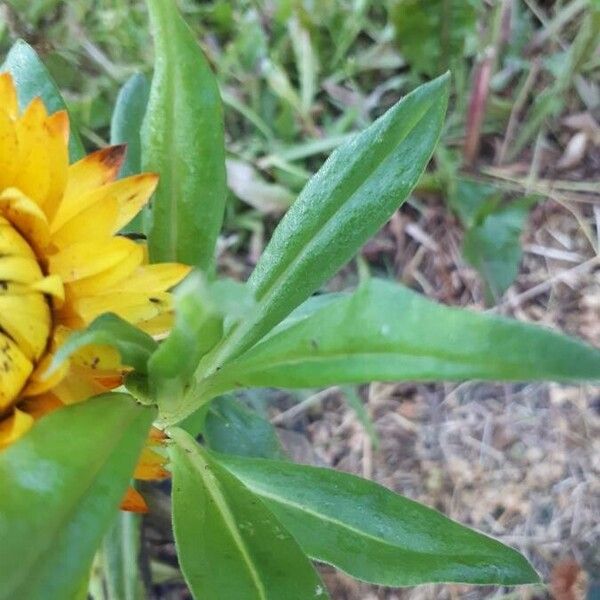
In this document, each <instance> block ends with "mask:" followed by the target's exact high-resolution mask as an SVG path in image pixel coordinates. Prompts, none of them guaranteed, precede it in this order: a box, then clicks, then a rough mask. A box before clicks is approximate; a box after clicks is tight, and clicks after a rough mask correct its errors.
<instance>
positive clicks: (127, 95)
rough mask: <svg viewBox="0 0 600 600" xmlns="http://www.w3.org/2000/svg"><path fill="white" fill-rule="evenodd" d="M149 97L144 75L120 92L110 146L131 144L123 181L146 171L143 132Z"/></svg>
mask: <svg viewBox="0 0 600 600" xmlns="http://www.w3.org/2000/svg"><path fill="white" fill-rule="evenodd" d="M149 95H150V83H149V81H148V78H147V77H146V76H145V75H143V74H142V73H135V74H134V75H132V76H131V77H130V78H129V79H128V80H127V81H126V82H125V84H124V85H123V87H122V88H121V89H120V90H119V95H118V96H117V101H116V104H115V110H114V112H113V115H112V119H111V122H110V143H111V144H127V152H126V154H125V162H124V163H123V165H122V166H121V171H120V172H119V176H120V177H128V176H129V175H136V174H137V173H140V172H141V170H142V148H141V143H142V142H141V139H140V130H141V128H142V122H143V120H144V115H145V114H146V106H147V105H148V96H149Z"/></svg>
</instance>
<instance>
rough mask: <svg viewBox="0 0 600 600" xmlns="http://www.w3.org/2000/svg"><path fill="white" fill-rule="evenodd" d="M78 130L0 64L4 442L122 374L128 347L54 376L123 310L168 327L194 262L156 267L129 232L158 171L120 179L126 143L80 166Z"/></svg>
mask: <svg viewBox="0 0 600 600" xmlns="http://www.w3.org/2000/svg"><path fill="white" fill-rule="evenodd" d="M68 137H69V122H68V117H67V114H66V112H65V111H59V112H56V113H54V114H52V115H48V113H47V111H46V108H45V107H44V104H43V102H42V101H41V100H40V99H39V98H36V99H34V100H33V101H32V102H31V103H30V104H29V106H27V108H25V110H24V111H23V113H22V114H21V113H20V111H19V108H18V104H17V94H16V90H15V87H14V84H13V81H12V78H11V76H10V75H9V74H7V73H2V74H0V449H1V448H4V447H6V446H8V445H10V444H11V443H13V442H14V441H16V440H17V439H18V438H19V437H20V436H22V435H23V434H24V433H25V432H26V431H27V430H28V429H29V428H30V427H31V426H32V424H33V423H34V421H35V420H36V419H38V418H40V417H41V416H43V415H44V414H46V413H48V412H49V411H51V410H53V409H55V408H58V407H60V406H62V405H65V404H72V403H74V402H79V401H82V400H85V399H86V398H89V397H90V396H93V395H96V394H98V393H102V392H104V391H107V390H108V389H111V388H114V387H115V386H116V385H119V384H120V382H121V375H122V372H123V369H122V367H121V365H120V364H119V355H118V353H117V352H116V351H115V350H112V349H110V348H106V347H87V348H85V349H83V350H82V351H80V352H78V353H77V354H76V355H75V356H74V357H72V359H71V360H70V361H69V362H68V363H66V364H64V365H63V366H62V368H61V369H59V370H58V371H56V372H54V373H53V374H52V375H50V376H48V375H47V368H48V365H49V364H50V362H51V359H52V356H53V353H54V352H55V351H56V349H57V348H58V347H59V346H60V345H61V344H62V343H63V342H64V340H65V339H66V338H67V337H68V336H69V335H70V334H71V333H72V332H73V331H74V330H77V329H81V328H83V327H85V326H87V325H88V324H89V323H90V322H91V321H92V320H94V319H95V318H96V317H97V316H99V315H101V314H102V313H106V312H112V313H116V314H117V315H119V316H120V317H122V318H124V319H126V320H127V321H129V322H130V323H133V324H135V325H137V326H138V327H140V328H141V329H143V330H145V331H147V332H148V333H150V334H152V335H160V334H163V333H166V332H167V331H168V328H169V325H170V320H171V317H172V315H171V309H172V304H171V296H170V294H169V293H168V291H167V290H168V289H169V288H171V287H172V286H174V285H175V284H177V283H178V282H179V281H181V280H182V279H183V278H184V277H185V276H186V274H187V273H188V271H189V268H188V267H187V266H184V265H180V264H155V265H148V264H147V253H146V248H145V246H144V245H143V244H141V243H138V242H136V241H133V240H131V239H128V238H127V237H123V236H120V235H118V232H119V231H120V230H121V229H122V228H123V226H124V225H126V224H127V223H128V222H129V221H130V220H131V219H132V218H133V217H134V216H135V215H136V214H137V213H138V212H139V211H140V210H141V208H142V207H143V206H144V205H145V204H146V203H147V202H148V199H149V198H150V195H151V194H152V192H153V191H154V188H155V187H156V184H157V179H158V178H157V176H156V175H154V174H152V173H143V174H140V175H136V176H133V177H127V178H125V179H119V180H117V179H116V177H117V174H118V171H119V168H120V166H121V163H122V161H123V158H124V153H125V148H124V147H123V146H113V147H109V148H105V149H103V150H99V151H98V152H94V153H93V154H90V155H89V156H87V157H85V158H83V159H82V160H80V161H79V162H76V163H74V164H72V165H69V162H68V150H67V142H68ZM145 452H146V451H145ZM148 452H151V451H149V450H148ZM142 459H143V457H142ZM149 463H152V461H151V460H150V461H149Z"/></svg>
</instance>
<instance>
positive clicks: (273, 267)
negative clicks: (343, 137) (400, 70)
mask: <svg viewBox="0 0 600 600" xmlns="http://www.w3.org/2000/svg"><path fill="white" fill-rule="evenodd" d="M447 100H448V75H444V76H442V77H439V78H438V79H436V80H434V81H432V82H430V83H428V84H425V85H423V86H421V87H419V88H418V89H416V90H415V91H414V92H412V93H411V94H408V95H407V96H406V97H405V98H403V99H402V100H401V101H400V102H398V103H397V104H396V105H395V106H394V107H392V108H391V109H390V110H388V112H387V113H385V115H383V116H382V117H381V118H379V119H378V120H377V121H376V122H375V123H373V124H372V125H371V126H370V127H369V128H368V129H366V130H365V131H364V132H363V133H361V134H359V135H357V136H355V137H354V138H352V139H351V140H350V141H349V142H347V143H346V144H344V145H343V146H341V147H340V148H338V149H337V150H336V151H335V152H333V154H332V155H331V156H330V157H329V159H328V160H327V161H326V163H325V164H324V165H323V167H322V168H321V169H320V170H319V172H318V173H317V174H316V175H315V176H314V177H313V178H312V179H311V180H310V181H309V182H308V184H307V185H306V187H305V188H304V190H303V191H302V192H301V194H300V196H299V197H298V199H297V200H296V202H295V203H294V204H293V205H292V207H291V208H290V210H289V211H288V212H287V214H286V215H285V217H284V218H283V219H282V221H281V223H280V224H279V226H278V227H277V229H276V230H275V233H274V234H273V237H272V239H271V241H270V243H269V244H268V246H267V248H266V249H265V251H264V253H263V255H262V256H261V258H260V260H259V262H258V264H257V266H256V269H255V270H254V272H253V273H252V276H251V278H250V281H249V284H250V286H251V287H252V288H253V290H254V292H255V295H256V299H257V302H258V304H257V307H256V309H255V310H254V311H253V313H252V314H251V315H250V316H249V317H248V318H247V319H246V320H245V321H243V322H242V323H241V324H240V326H238V327H237V329H236V330H234V331H233V332H232V334H231V336H230V338H229V339H227V340H225V341H224V343H223V346H222V347H221V348H219V349H218V352H216V353H215V356H214V357H213V361H212V364H211V366H213V367H214V366H215V365H216V366H221V365H222V364H223V363H224V362H225V361H226V360H227V359H229V358H230V357H231V356H235V355H238V354H239V353H240V352H242V351H243V350H245V349H247V348H249V347H250V346H251V345H252V344H254V343H255V342H256V341H258V339H260V338H261V337H262V336H263V335H265V334H266V333H267V332H268V331H269V330H270V329H272V328H273V327H274V326H275V325H276V324H277V323H279V322H280V321H281V320H282V319H283V318H285V317H286V316H287V315H288V314H289V313H290V312H291V311H292V310H293V309H294V308H296V306H298V305H299V304H301V303H302V302H303V301H304V300H306V299H307V298H308V297H309V296H310V295H311V294H312V293H313V292H314V291H315V290H316V289H317V288H318V287H319V286H320V285H322V284H323V283H324V282H326V281H327V280H328V279H329V278H330V277H331V276H332V275H333V274H334V273H335V272H336V271H337V270H338V269H339V268H340V267H341V266H342V265H344V264H345V263H346V262H347V261H348V260H350V258H352V256H353V255H354V254H355V253H356V252H357V251H358V250H359V248H360V247H361V245H362V244H364V243H365V242H366V241H367V240H368V239H369V238H370V237H371V236H372V235H373V234H375V233H376V232H377V230H378V229H379V228H380V227H381V226H382V225H383V224H384V223H385V222H386V221H387V220H388V219H389V218H390V216H391V215H392V214H393V212H394V211H395V210H396V209H397V208H398V206H400V204H402V202H403V201H404V200H406V198H407V197H408V194H409V193H410V191H411V190H412V189H413V188H414V186H415V185H416V183H417V182H418V180H419V177H420V176H421V174H422V173H423V170H424V169H425V167H426V165H427V163H428V162H429V158H430V157H431V154H432V152H433V149H434V147H435V145H436V143H437V141H438V138H439V135H440V131H441V129H442V124H443V119H444V115H445V112H446V104H447ZM209 369H210V368H209Z"/></svg>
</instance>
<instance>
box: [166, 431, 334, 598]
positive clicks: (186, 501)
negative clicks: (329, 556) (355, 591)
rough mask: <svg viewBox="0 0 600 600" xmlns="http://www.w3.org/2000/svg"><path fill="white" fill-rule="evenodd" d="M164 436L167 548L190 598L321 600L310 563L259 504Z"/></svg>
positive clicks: (191, 445)
mask: <svg viewBox="0 0 600 600" xmlns="http://www.w3.org/2000/svg"><path fill="white" fill-rule="evenodd" d="M170 434H171V436H172V438H173V439H174V440H175V442H176V443H175V444H173V445H172V446H171V448H170V455H171V460H172V464H173V527H174V531H175V541H176V544H177V553H178V557H179V562H180V565H181V569H182V571H183V574H184V576H185V579H186V581H187V583H188V584H189V586H190V589H191V591H192V594H193V595H194V598H215V599H217V598H240V599H241V598H243V599H244V600H284V599H285V600H307V599H309V598H315V599H318V598H322V599H325V598H327V597H328V596H327V593H326V592H325V590H324V588H323V585H322V583H321V581H320V579H319V576H318V575H317V573H316V571H315V570H314V568H313V566H312V565H311V563H310V561H309V560H308V558H307V557H306V556H305V555H304V553H303V552H302V550H301V549H300V548H299V546H298V544H297V543H296V541H295V540H294V538H293V537H292V536H291V535H290V534H289V533H288V532H287V531H286V530H285V529H284V528H283V527H282V526H281V524H280V523H279V522H278V521H277V519H276V518H275V517H274V516H273V515H272V514H271V513H270V512H269V510H268V509H267V508H266V507H265V505H264V504H263V502H262V501H261V500H260V499H258V498H256V497H255V496H254V494H252V493H251V492H250V491H248V490H247V489H246V487H245V486H244V485H243V484H242V483H240V482H239V481H238V479H236V478H235V477H234V476H233V475H231V474H230V473H229V471H227V470H226V469H225V468H224V467H222V466H220V465H219V463H217V462H216V461H214V460H213V459H212V458H211V457H210V456H209V454H208V453H207V452H206V451H204V450H203V449H202V448H201V447H200V446H199V445H198V444H196V442H195V441H194V439H193V438H192V437H190V436H189V435H188V434H187V433H186V432H185V431H183V430H181V429H177V428H175V429H173V430H172V431H171V432H170Z"/></svg>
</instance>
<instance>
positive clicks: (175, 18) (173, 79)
mask: <svg viewBox="0 0 600 600" xmlns="http://www.w3.org/2000/svg"><path fill="white" fill-rule="evenodd" d="M147 4H148V9H149V13H150V21H151V25H152V30H153V34H154V51H155V68H154V76H153V78H152V87H151V90H150V99H149V101H148V109H147V112H146V116H145V119H144V126H143V129H142V166H143V168H144V170H145V171H154V172H156V173H159V175H160V183H159V185H158V188H157V190H156V194H155V196H154V200H153V202H152V215H151V219H150V221H151V224H150V230H149V237H148V243H149V251H150V259H151V261H152V262H163V261H177V262H183V263H186V264H189V265H195V266H198V267H200V268H201V269H202V270H204V271H210V269H211V267H212V265H213V260H214V250H215V242H216V239H217V234H218V233H219V230H220V228H221V223H222V220H223V212H224V207H225V199H226V197H227V184H226V177H225V141H224V130H223V110H222V106H221V99H220V97H219V90H218V88H217V83H216V79H215V77H214V75H213V73H212V72H211V70H210V67H209V65H208V63H207V61H206V59H205V58H204V55H203V54H202V51H201V50H200V48H199V46H198V43H197V41H196V39H195V38H194V34H193V33H192V32H191V30H190V29H189V27H188V26H187V25H186V23H185V21H184V20H183V19H182V17H181V15H180V14H179V13H178V11H177V8H176V5H175V2H174V1H173V0H148V2H147Z"/></svg>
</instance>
